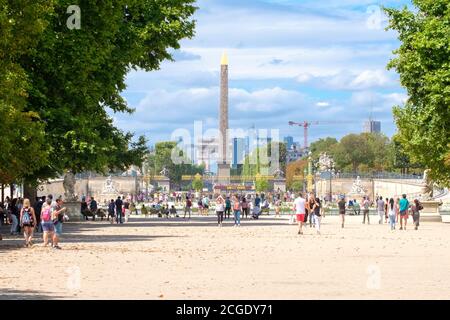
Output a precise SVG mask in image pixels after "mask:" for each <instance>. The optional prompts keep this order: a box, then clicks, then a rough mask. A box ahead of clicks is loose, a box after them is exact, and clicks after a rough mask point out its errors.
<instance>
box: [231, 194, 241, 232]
mask: <svg viewBox="0 0 450 320" xmlns="http://www.w3.org/2000/svg"><path fill="white" fill-rule="evenodd" d="M241 209H242V203H241V201H239V197H238V195H235V196H234V197H233V213H234V226H235V227H240V226H241Z"/></svg>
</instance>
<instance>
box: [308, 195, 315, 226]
mask: <svg viewBox="0 0 450 320" xmlns="http://www.w3.org/2000/svg"><path fill="white" fill-rule="evenodd" d="M315 204H316V198H315V197H314V195H313V194H312V193H311V194H310V195H309V199H308V205H307V206H306V209H307V210H308V218H309V227H310V228H312V227H313V226H314V227H315V224H314V205H315Z"/></svg>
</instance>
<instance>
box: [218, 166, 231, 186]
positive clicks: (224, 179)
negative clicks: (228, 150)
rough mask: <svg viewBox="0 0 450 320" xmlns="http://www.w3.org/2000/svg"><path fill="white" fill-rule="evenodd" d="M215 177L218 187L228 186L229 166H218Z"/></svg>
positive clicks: (229, 177)
mask: <svg viewBox="0 0 450 320" xmlns="http://www.w3.org/2000/svg"><path fill="white" fill-rule="evenodd" d="M217 176H218V179H217V183H218V184H219V185H227V184H230V179H231V169H230V165H229V164H226V163H223V164H218V170H217Z"/></svg>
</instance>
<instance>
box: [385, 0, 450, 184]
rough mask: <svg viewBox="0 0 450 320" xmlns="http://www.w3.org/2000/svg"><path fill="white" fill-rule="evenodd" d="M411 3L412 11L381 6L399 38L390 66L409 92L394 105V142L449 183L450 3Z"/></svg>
mask: <svg viewBox="0 0 450 320" xmlns="http://www.w3.org/2000/svg"><path fill="white" fill-rule="evenodd" d="M412 2H413V4H414V6H415V7H416V8H415V10H410V9H408V8H407V7H404V8H403V9H394V8H386V9H385V11H386V13H387V15H388V17H389V29H392V30H395V31H397V32H398V38H399V40H400V41H401V45H400V48H398V49H397V50H395V51H394V53H395V55H396V57H395V58H394V59H392V60H391V61H390V63H389V65H388V68H390V69H395V70H396V71H397V72H398V73H399V75H400V82H401V84H402V86H403V87H405V88H406V90H407V92H408V96H409V98H408V101H407V102H406V104H405V105H404V106H396V107H395V108H394V117H395V121H396V124H397V127H398V141H399V143H401V145H402V147H403V149H404V153H405V154H407V155H408V156H409V157H410V158H411V159H412V160H413V161H415V162H419V163H420V164H422V165H424V166H426V167H427V168H429V169H431V172H430V177H431V178H432V179H434V180H435V181H437V182H440V183H442V184H445V185H450V165H449V163H448V162H446V159H448V157H449V156H450V54H449V53H450V37H449V34H450V2H449V1H448V0H432V1H431V0H413V1H412Z"/></svg>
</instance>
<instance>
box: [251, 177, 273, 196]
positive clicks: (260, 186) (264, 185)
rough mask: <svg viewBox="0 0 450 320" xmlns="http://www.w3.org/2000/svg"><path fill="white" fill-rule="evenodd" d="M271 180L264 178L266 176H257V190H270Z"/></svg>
mask: <svg viewBox="0 0 450 320" xmlns="http://www.w3.org/2000/svg"><path fill="white" fill-rule="evenodd" d="M269 187H270V185H269V181H268V180H267V179H266V178H264V177H260V176H258V175H257V176H256V179H255V189H256V191H257V192H266V191H269Z"/></svg>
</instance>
